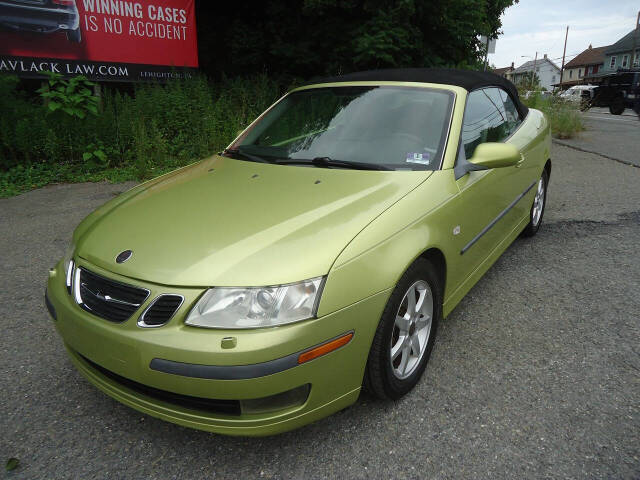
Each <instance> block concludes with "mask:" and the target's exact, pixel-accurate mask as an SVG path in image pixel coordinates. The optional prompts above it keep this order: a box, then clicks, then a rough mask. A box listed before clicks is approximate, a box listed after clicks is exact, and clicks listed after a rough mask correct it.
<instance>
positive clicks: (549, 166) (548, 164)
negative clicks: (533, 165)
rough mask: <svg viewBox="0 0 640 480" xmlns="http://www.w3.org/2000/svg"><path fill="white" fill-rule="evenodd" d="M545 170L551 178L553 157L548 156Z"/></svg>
mask: <svg viewBox="0 0 640 480" xmlns="http://www.w3.org/2000/svg"><path fill="white" fill-rule="evenodd" d="M543 170H544V171H545V172H547V178H548V179H551V159H550V158H548V159H547V163H545V164H544V169H543Z"/></svg>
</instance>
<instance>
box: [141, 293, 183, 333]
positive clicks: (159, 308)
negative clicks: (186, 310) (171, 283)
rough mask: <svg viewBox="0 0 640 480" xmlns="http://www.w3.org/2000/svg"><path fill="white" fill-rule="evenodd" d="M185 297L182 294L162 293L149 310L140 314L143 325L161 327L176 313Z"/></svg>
mask: <svg viewBox="0 0 640 480" xmlns="http://www.w3.org/2000/svg"><path fill="white" fill-rule="evenodd" d="M183 300H184V298H183V297H182V295H160V296H159V297H158V298H156V299H155V300H154V301H153V303H152V304H151V305H150V306H149V308H147V310H146V311H145V312H144V313H143V314H142V315H140V320H139V321H138V325H140V326H141V327H159V326H160V325H164V324H165V323H167V322H168V321H169V320H171V317H173V315H174V314H175V313H176V311H177V310H178V308H180V305H182V301H183Z"/></svg>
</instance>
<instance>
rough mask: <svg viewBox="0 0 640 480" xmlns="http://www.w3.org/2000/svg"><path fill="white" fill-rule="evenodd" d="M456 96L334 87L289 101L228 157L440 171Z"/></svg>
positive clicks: (411, 90) (415, 90)
mask: <svg viewBox="0 0 640 480" xmlns="http://www.w3.org/2000/svg"><path fill="white" fill-rule="evenodd" d="M452 105H453V93H452V92H448V91H446V90H437V89H430V88H422V87H393V86H374V87H369V86H367V87H353V86H344V87H329V88H324V87H322V88H312V89H308V90H300V91H297V92H293V93H291V94H289V95H287V96H286V97H284V98H283V99H282V100H281V101H280V102H278V103H277V104H276V105H275V106H274V107H273V108H272V109H271V110H269V111H268V112H267V113H266V114H265V115H264V116H263V117H262V118H261V119H260V120H259V121H258V122H256V123H255V124H254V125H253V126H252V127H251V128H250V129H249V130H248V131H247V132H245V133H244V134H243V135H242V136H241V137H240V138H238V140H237V141H236V142H235V143H234V144H233V145H232V146H231V147H230V148H229V149H227V151H226V152H228V153H231V154H232V155H233V153H235V154H236V155H237V156H238V158H241V159H245V160H253V161H268V162H274V163H284V164H286V163H290V164H302V165H305V164H307V165H314V166H321V167H322V166H324V167H328V168H332V167H336V168H360V169H387V170H435V169H437V168H439V165H440V160H441V158H442V155H443V151H444V143H445V140H446V137H447V131H448V127H449V121H450V117H451V108H452Z"/></svg>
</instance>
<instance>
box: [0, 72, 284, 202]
mask: <svg viewBox="0 0 640 480" xmlns="http://www.w3.org/2000/svg"><path fill="white" fill-rule="evenodd" d="M287 87H288V85H282V84H281V83H280V82H277V81H275V80H272V79H270V78H268V77H266V76H264V75H260V76H254V77H250V78H237V79H234V80H226V81H223V82H221V83H217V84H211V83H209V82H208V81H207V79H206V78H204V77H197V78H194V79H189V80H176V81H171V82H169V83H167V84H165V85H160V84H145V85H138V86H136V87H135V91H134V92H133V93H131V94H126V93H120V92H119V91H117V90H115V89H111V88H109V87H104V88H103V91H102V102H101V107H100V111H99V113H98V115H87V116H86V117H85V118H82V119H80V118H74V117H71V116H69V115H67V114H66V113H64V112H63V111H60V110H57V111H55V112H50V111H49V110H48V109H47V108H46V105H45V104H44V102H43V99H42V98H40V97H39V96H37V95H34V94H28V93H25V92H24V91H22V90H21V89H20V81H19V80H18V79H17V78H16V77H12V76H7V75H0V111H1V112H2V116H0V197H6V196H10V195H15V194H17V193H20V192H22V191H25V190H28V189H31V188H35V187H39V186H42V185H46V184H47V183H53V182H70V181H86V180H92V181H95V180H101V179H108V180H112V181H122V180H127V179H137V180H142V179H144V178H149V177H152V176H156V175H157V174H159V173H162V172H164V171H168V170H171V169H174V168H176V167H179V166H182V165H185V164H188V163H191V162H193V161H195V160H198V159H200V158H203V157H206V156H208V155H211V154H212V153H214V152H216V151H219V150H220V149H222V148H224V147H225V146H226V145H227V144H228V143H229V142H230V141H231V140H232V139H233V138H234V137H235V135H236V134H237V132H238V131H239V130H241V129H242V128H244V127H246V126H247V125H248V123H250V122H251V121H252V120H253V119H254V118H255V117H257V116H258V115H259V114H260V113H261V112H262V111H264V110H265V109H266V108H267V107H268V106H269V105H271V104H272V103H273V102H274V101H275V100H276V99H277V98H278V97H279V96H280V95H281V94H282V92H283V91H285V90H286V89H287ZM95 151H99V152H100V155H99V156H96V155H89V153H91V152H95Z"/></svg>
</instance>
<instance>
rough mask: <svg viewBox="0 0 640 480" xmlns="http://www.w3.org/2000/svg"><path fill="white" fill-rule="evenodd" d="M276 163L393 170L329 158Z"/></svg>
mask: <svg viewBox="0 0 640 480" xmlns="http://www.w3.org/2000/svg"><path fill="white" fill-rule="evenodd" d="M276 163H278V164H281V165H313V166H316V167H324V168H331V167H337V168H352V169H355V170H393V169H392V168H389V167H386V166H384V165H379V164H377V163H364V162H350V161H348V160H335V159H333V158H330V157H315V158H312V159H311V160H309V159H308V158H286V159H282V160H277V161H276Z"/></svg>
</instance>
